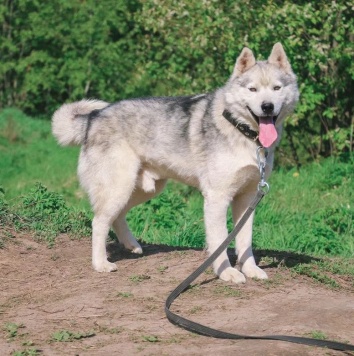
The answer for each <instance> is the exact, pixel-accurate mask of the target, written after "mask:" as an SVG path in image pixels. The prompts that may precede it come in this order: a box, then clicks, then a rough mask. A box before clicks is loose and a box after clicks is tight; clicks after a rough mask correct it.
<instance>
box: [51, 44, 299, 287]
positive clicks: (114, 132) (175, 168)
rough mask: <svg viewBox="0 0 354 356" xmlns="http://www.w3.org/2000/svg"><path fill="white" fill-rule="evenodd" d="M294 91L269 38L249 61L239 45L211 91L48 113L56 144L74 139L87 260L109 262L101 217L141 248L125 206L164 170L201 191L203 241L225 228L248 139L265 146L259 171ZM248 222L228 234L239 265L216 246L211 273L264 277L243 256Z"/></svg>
mask: <svg viewBox="0 0 354 356" xmlns="http://www.w3.org/2000/svg"><path fill="white" fill-rule="evenodd" d="M298 97H299V93H298V88H297V83H296V76H295V75H294V73H293V72H292V69H291V66H290V64H289V62H288V59H287V57H286V54H285V52H284V49H283V47H282V45H281V44H280V43H277V44H275V45H274V47H273V49H272V52H271V54H270V56H269V58H268V60H267V61H258V62H256V60H255V57H254V55H253V53H252V51H251V50H250V49H248V48H244V49H243V50H242V52H241V54H240V56H239V57H238V58H237V61H236V64H235V67H234V70H233V73H232V75H231V78H230V79H229V80H228V81H227V83H226V84H225V85H224V86H223V87H221V88H220V89H217V90H215V91H214V92H212V93H208V94H200V95H194V96H184V97H157V98H140V99H130V100H122V101H119V102H117V103H113V104H109V103H106V102H103V101H99V100H81V101H78V102H74V103H71V104H65V105H63V106H61V107H60V108H59V109H58V110H57V111H56V112H55V113H54V115H53V119H52V129H53V134H54V136H55V137H56V138H57V140H58V142H59V143H60V144H61V145H64V146H65V145H70V144H76V145H81V146H82V149H81V153H80V158H79V166H78V175H79V179H80V183H81V185H82V187H83V188H84V189H85V190H86V191H87V193H88V195H89V198H90V201H91V204H92V208H93V211H94V218H93V222H92V264H93V267H94V269H95V270H96V271H98V272H110V271H115V270H116V269H117V266H116V265H115V264H114V263H111V262H109V261H108V260H107V254H106V237H107V234H108V232H109V229H110V227H111V226H112V227H113V229H114V231H115V232H116V234H117V237H118V239H119V241H120V242H121V243H122V244H123V245H124V246H125V248H127V249H128V250H131V251H132V252H133V253H142V248H141V246H140V245H139V243H138V242H137V241H136V239H135V238H134V236H133V235H132V233H131V231H130V230H129V227H128V225H127V222H126V219H125V216H126V214H127V212H128V211H129V210H130V209H131V208H132V207H134V206H136V205H137V204H140V203H143V202H146V201H147V200H149V199H151V198H152V197H153V196H155V195H156V194H158V193H160V192H161V190H162V189H163V187H164V186H165V183H166V180H167V179H168V178H172V179H175V180H177V181H180V182H183V183H186V184H189V185H191V186H194V187H196V188H198V189H199V190H200V191H201V193H202V194H203V196H204V220H205V229H206V239H207V249H208V252H209V253H210V254H211V253H212V252H213V251H215V249H216V248H217V247H218V246H219V245H220V243H221V242H222V241H224V240H225V238H226V236H227V233H228V232H227V228H226V215H227V209H228V206H229V205H231V207H232V215H233V219H234V222H235V223H237V221H238V220H239V219H240V217H241V216H242V214H243V213H244V211H245V210H246V209H247V207H248V206H249V204H250V202H251V201H252V200H253V198H254V196H255V194H256V191H257V185H258V182H259V179H260V175H259V169H258V165H257V146H263V147H266V148H268V150H269V154H268V156H267V158H266V176H269V174H270V172H271V170H272V165H273V157H274V150H275V146H276V145H277V143H278V142H279V140H280V135H281V131H282V123H283V120H284V118H285V117H286V116H287V115H289V114H290V113H291V112H292V111H293V110H294V107H295V105H296V103H297V101H298ZM252 222H253V216H252V217H251V218H250V219H249V221H248V222H247V223H246V225H245V226H244V227H243V228H242V230H241V232H240V233H239V235H238V237H237V241H236V252H237V255H238V263H239V266H240V270H238V269H236V268H233V267H231V265H230V262H229V260H228V257H227V253H226V251H224V252H223V253H222V254H221V255H220V256H219V257H218V258H217V259H216V261H215V262H214V264H213V268H214V271H215V273H216V274H217V275H218V276H219V277H220V278H221V279H223V280H225V281H233V282H235V283H243V282H245V280H246V279H245V277H251V278H260V279H265V278H267V275H266V273H265V272H264V271H263V270H262V269H260V268H259V267H257V265H256V263H255V259H254V257H253V253H252V246H251V243H252Z"/></svg>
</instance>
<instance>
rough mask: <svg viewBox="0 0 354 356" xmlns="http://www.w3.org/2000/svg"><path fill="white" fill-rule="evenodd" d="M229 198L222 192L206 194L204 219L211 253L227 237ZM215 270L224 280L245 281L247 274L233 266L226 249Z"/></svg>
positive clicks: (214, 265)
mask: <svg viewBox="0 0 354 356" xmlns="http://www.w3.org/2000/svg"><path fill="white" fill-rule="evenodd" d="M229 203H230V201H229V199H228V198H226V197H222V196H221V195H220V194H217V193H213V194H210V193H208V194H204V221H205V230H206V236H207V246H208V253H209V255H210V254H212V253H213V252H214V251H215V250H216V249H217V248H218V247H219V246H220V244H221V243H222V242H223V241H224V240H225V239H226V237H227V227H226V216H227V208H228V206H229ZM213 268H214V272H215V273H216V274H217V275H218V276H219V277H220V279H222V280H224V281H232V282H234V283H245V282H246V278H245V276H244V275H243V274H242V273H241V272H240V271H238V270H237V269H235V268H232V267H231V264H230V261H229V258H228V256H227V252H226V250H225V251H223V252H222V253H221V254H220V256H218V257H217V259H216V260H215V262H214V263H213Z"/></svg>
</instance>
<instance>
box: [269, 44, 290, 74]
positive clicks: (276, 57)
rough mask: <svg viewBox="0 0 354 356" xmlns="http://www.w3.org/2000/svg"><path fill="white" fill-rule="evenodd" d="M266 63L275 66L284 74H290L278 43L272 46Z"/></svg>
mask: <svg viewBox="0 0 354 356" xmlns="http://www.w3.org/2000/svg"><path fill="white" fill-rule="evenodd" d="M268 63H270V64H274V65H276V66H277V67H279V68H281V69H283V70H284V71H285V72H286V73H290V72H291V65H290V63H289V61H288V58H287V56H286V54H285V51H284V48H283V46H282V45H281V43H280V42H278V43H276V44H275V45H274V46H273V49H272V52H271V54H270V56H269V58H268Z"/></svg>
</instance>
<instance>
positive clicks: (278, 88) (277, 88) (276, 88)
mask: <svg viewBox="0 0 354 356" xmlns="http://www.w3.org/2000/svg"><path fill="white" fill-rule="evenodd" d="M273 89H274V90H280V89H281V87H280V86H279V85H277V86H275V87H274V88H273Z"/></svg>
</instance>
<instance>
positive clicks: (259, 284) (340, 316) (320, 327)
mask: <svg viewBox="0 0 354 356" xmlns="http://www.w3.org/2000/svg"><path fill="white" fill-rule="evenodd" d="M143 248H144V255H143V256H141V257H140V256H137V255H133V254H130V253H129V252H127V251H124V250H123V248H122V247H121V246H120V245H118V244H117V243H115V242H112V243H110V245H109V251H110V252H111V255H110V256H111V257H110V259H111V260H112V261H115V262H116V263H117V264H118V271H117V272H114V273H97V272H94V271H93V270H92V268H91V262H90V257H91V256H90V255H91V251H90V241H89V239H82V240H71V239H69V238H68V237H67V236H60V237H59V238H58V240H57V243H56V245H55V246H54V247H53V248H50V249H49V248H48V247H47V246H46V245H45V244H43V243H37V242H35V240H34V239H33V238H32V237H30V236H25V235H17V236H16V238H14V239H12V240H11V242H7V243H6V244H5V247H4V248H2V249H0V354H1V355H12V354H14V352H15V351H17V352H19V351H23V353H22V355H26V353H25V352H24V350H27V354H28V355H30V353H29V351H28V350H30V349H35V350H38V354H39V355H343V353H341V352H338V351H331V350H327V349H321V348H316V347H310V346H303V345H297V344H291V343H286V342H279V341H254V340H240V341H230V340H221V339H213V338H208V337H205V336H200V335H196V334H193V333H190V332H188V331H186V330H184V329H181V328H179V327H177V326H174V325H172V324H171V323H169V321H168V320H167V319H166V317H165V314H164V302H165V299H166V298H167V296H168V295H169V293H170V292H171V291H172V290H173V289H174V288H175V287H176V286H177V285H178V284H179V283H180V282H181V281H182V280H183V279H184V278H185V277H186V276H187V275H189V274H190V273H191V272H192V271H193V270H194V269H195V268H196V267H198V266H199V265H200V264H201V263H202V262H203V261H204V259H205V258H206V253H205V251H203V250H193V249H177V248H171V247H166V246H155V245H145V246H144V245H143ZM257 256H258V259H259V258H260V257H261V256H263V257H265V258H263V259H262V261H263V266H262V267H263V268H264V269H265V271H266V272H267V273H268V276H269V277H270V279H269V280H268V281H256V280H248V281H247V283H246V284H244V285H232V284H230V283H225V282H222V281H220V280H218V279H216V278H215V276H214V275H213V273H212V272H211V270H207V272H205V273H203V274H202V276H201V277H199V279H198V280H197V282H196V283H195V284H193V286H192V288H190V289H189V290H187V291H186V292H185V293H183V294H182V295H181V296H180V297H179V299H177V301H176V302H175V303H174V304H173V306H172V310H173V311H175V312H178V313H179V314H181V315H183V316H184V317H187V318H190V319H192V320H194V321H197V322H200V323H202V324H204V325H208V326H211V327H214V328H219V329H222V330H224V331H229V332H234V333H240V334H248V335H265V334H268V335H269V334H286V335H297V336H309V335H311V334H313V333H316V332H319V331H320V332H321V333H322V335H323V334H324V335H325V336H326V337H328V338H329V339H332V340H337V341H344V342H350V343H351V344H354V288H353V286H354V283H353V280H349V281H348V280H346V281H345V280H343V281H342V282H343V283H342V285H343V287H342V288H339V289H337V290H334V289H331V288H330V287H327V286H325V285H322V284H319V283H316V282H315V281H314V280H312V279H310V278H308V277H305V276H301V275H298V274H295V273H293V272H291V269H290V268H288V267H287V265H289V263H290V264H291V263H293V264H295V263H298V262H299V259H298V258H297V259H296V258H292V257H294V256H291V255H290V254H286V255H284V256H281V255H275V254H273V255H272V253H271V252H269V251H268V252H262V251H260V252H259V253H258V254H257ZM230 257H231V259H232V260H234V259H235V257H234V256H233V255H232V253H231V252H230ZM295 257H296V256H295ZM302 258H303V259H306V258H307V259H310V258H309V257H306V256H302ZM279 261H282V263H279ZM265 262H268V264H265ZM338 278H339V277H338ZM7 323H15V324H17V325H18V326H21V327H20V328H18V330H17V332H15V333H14V334H13V335H11V334H10V333H9V332H8V331H7V330H6V329H7V326H6V325H8V324H7ZM58 332H61V334H60V333H58ZM69 332H71V333H72V334H69ZM65 334H66V335H71V336H72V335H75V336H74V337H71V338H70V337H69V340H68V341H67V342H64V341H63V340H62V341H60V340H61V339H60V337H59V336H58V335H65ZM55 335H56V336H55Z"/></svg>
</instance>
